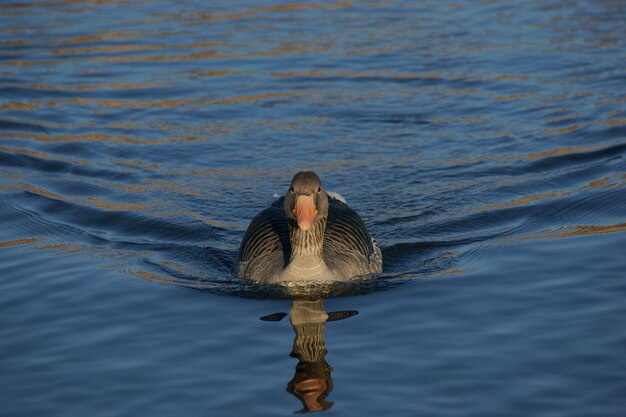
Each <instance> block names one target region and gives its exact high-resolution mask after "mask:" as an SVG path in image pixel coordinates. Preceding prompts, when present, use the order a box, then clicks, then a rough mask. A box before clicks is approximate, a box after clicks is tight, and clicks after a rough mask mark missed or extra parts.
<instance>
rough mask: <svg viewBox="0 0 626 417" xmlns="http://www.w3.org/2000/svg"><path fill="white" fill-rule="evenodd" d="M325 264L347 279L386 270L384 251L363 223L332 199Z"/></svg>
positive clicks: (326, 233) (330, 200) (327, 228)
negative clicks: (383, 258)
mask: <svg viewBox="0 0 626 417" xmlns="http://www.w3.org/2000/svg"><path fill="white" fill-rule="evenodd" d="M324 261H325V262H326V264H327V265H328V266H329V267H330V268H331V269H334V270H335V271H337V273H338V274H339V275H343V276H355V275H363V274H369V273H372V272H380V271H381V270H382V255H381V252H380V249H379V248H378V245H376V241H375V240H374V239H373V238H372V236H371V235H370V234H369V233H368V231H367V228H366V227H365V223H363V220H361V218H360V217H359V215H358V214H357V212H356V211H354V210H353V209H351V208H350V207H349V206H348V205H347V204H345V203H344V202H342V201H340V200H338V199H336V198H332V197H329V199H328V220H327V223H326V232H325V234H324Z"/></svg>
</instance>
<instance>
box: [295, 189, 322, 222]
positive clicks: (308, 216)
mask: <svg viewBox="0 0 626 417" xmlns="http://www.w3.org/2000/svg"><path fill="white" fill-rule="evenodd" d="M293 213H294V214H295V215H296V219H297V220H298V227H299V228H300V229H301V230H308V229H309V227H311V224H313V220H314V219H315V215H317V208H316V207H315V196H313V195H299V196H298V197H296V208H295V209H294V210H293Z"/></svg>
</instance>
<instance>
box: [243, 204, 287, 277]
mask: <svg viewBox="0 0 626 417" xmlns="http://www.w3.org/2000/svg"><path fill="white" fill-rule="evenodd" d="M284 200H285V198H284V197H282V198H280V199H278V200H277V201H275V202H274V203H272V205H271V206H270V207H268V208H266V209H265V210H263V211H261V212H260V213H259V214H257V215H256V216H255V217H254V218H253V219H252V221H251V222H250V225H249V226H248V230H246V234H245V235H244V237H243V240H242V241H241V246H240V247H239V253H238V254H237V260H236V263H235V265H236V272H237V275H238V276H239V278H244V279H250V280H254V281H258V280H264V279H267V278H268V277H270V276H272V275H273V274H274V273H276V272H278V271H280V270H281V269H282V268H284V267H285V266H286V265H287V263H288V262H289V257H290V254H291V245H290V243H289V226H288V225H287V217H286V216H285V209H284V208H283V203H284Z"/></svg>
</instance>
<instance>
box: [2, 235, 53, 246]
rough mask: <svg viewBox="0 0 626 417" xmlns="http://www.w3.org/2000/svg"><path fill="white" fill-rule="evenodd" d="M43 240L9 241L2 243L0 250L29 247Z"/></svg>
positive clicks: (33, 238)
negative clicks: (21, 246) (12, 247)
mask: <svg viewBox="0 0 626 417" xmlns="http://www.w3.org/2000/svg"><path fill="white" fill-rule="evenodd" d="M42 240H43V239H41V238H39V237H31V238H27V239H17V240H9V241H6V242H0V248H7V247H10V246H20V245H28V244H30V243H37V242H40V241H42Z"/></svg>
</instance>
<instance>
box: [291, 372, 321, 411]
mask: <svg viewBox="0 0 626 417" xmlns="http://www.w3.org/2000/svg"><path fill="white" fill-rule="evenodd" d="M327 387H328V385H327V383H326V380H325V379H323V378H310V379H305V380H304V381H300V382H298V383H296V385H295V387H294V392H295V393H296V394H297V395H298V396H299V397H300V398H302V400H304V403H305V404H306V408H307V411H322V410H324V408H325V407H324V405H323V404H320V401H319V398H320V396H321V395H322V394H324V391H325V390H326V388H327Z"/></svg>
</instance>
